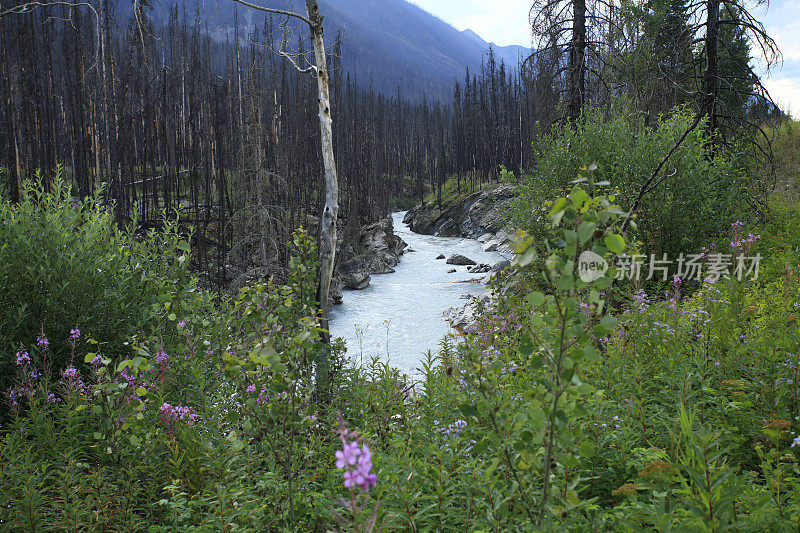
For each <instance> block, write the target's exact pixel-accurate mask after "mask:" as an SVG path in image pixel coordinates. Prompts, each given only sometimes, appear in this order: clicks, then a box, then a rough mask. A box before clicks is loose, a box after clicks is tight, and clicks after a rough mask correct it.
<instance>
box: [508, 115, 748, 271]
mask: <svg viewBox="0 0 800 533" xmlns="http://www.w3.org/2000/svg"><path fill="white" fill-rule="evenodd" d="M691 122H692V117H691V115H690V114H688V113H680V112H678V113H675V114H674V115H672V116H670V117H668V118H663V119H662V120H661V121H660V122H659V123H658V124H657V125H656V126H655V127H654V128H650V127H645V126H643V125H642V124H641V123H639V122H637V120H636V119H635V118H626V117H624V116H623V115H620V114H614V115H611V116H610V117H604V116H602V115H601V114H600V113H599V112H595V111H587V112H586V113H585V114H584V116H583V118H582V119H581V121H580V122H579V123H578V124H577V125H575V128H574V129H572V128H570V127H569V126H568V125H564V126H559V127H556V128H554V129H553V131H551V132H550V134H548V135H546V136H543V137H542V138H541V139H540V140H539V142H538V143H537V144H535V146H534V149H535V151H536V153H537V154H538V158H537V161H536V164H535V166H534V168H533V169H532V170H531V172H530V174H529V175H527V176H524V177H523V178H521V180H520V181H519V183H518V186H517V187H518V191H519V198H518V200H517V202H516V206H515V209H514V212H513V214H512V225H513V226H514V227H516V228H519V229H524V230H526V231H528V232H531V233H533V234H534V235H537V236H539V237H541V236H543V231H544V227H545V222H546V215H547V210H548V208H547V206H546V203H547V201H548V200H549V199H551V198H552V196H553V194H557V192H558V191H565V190H567V189H568V188H569V187H570V182H571V181H573V180H574V179H575V176H576V174H579V173H580V172H581V170H580V169H581V168H585V167H588V166H590V165H592V164H595V165H596V166H597V170H596V171H595V172H594V178H595V181H597V182H606V181H607V182H609V183H610V186H611V187H612V188H613V189H612V190H614V191H616V194H615V196H616V197H615V200H616V202H617V203H619V204H620V205H622V206H623V207H630V206H631V205H632V204H633V200H634V198H635V197H636V195H637V194H638V192H639V190H640V188H641V186H642V184H643V183H644V182H645V180H646V179H647V178H648V177H649V176H650V174H651V173H652V171H653V170H654V169H655V168H656V167H657V166H658V163H659V162H660V160H661V158H662V157H663V156H664V154H666V153H667V152H668V151H669V149H670V148H671V147H672V145H673V143H674V142H675V141H677V140H678V139H679V138H680V137H681V135H682V134H683V132H684V131H685V129H686V128H688V126H689V125H690V124H691ZM584 173H585V172H584ZM660 177H665V180H664V182H663V183H661V185H660V186H659V187H657V188H655V189H654V190H653V191H652V192H650V193H648V194H647V195H646V196H645V197H644V200H643V202H642V205H641V209H640V212H639V215H638V217H637V219H636V221H637V225H638V232H636V233H635V234H634V235H632V236H631V237H632V238H633V240H639V241H641V242H643V250H642V252H643V253H646V254H650V253H654V254H656V255H657V256H658V257H660V256H661V254H663V253H666V254H668V257H670V258H677V257H678V254H680V253H681V252H683V253H685V254H692V253H699V252H700V249H701V247H702V246H703V245H706V244H708V242H709V241H710V240H711V239H712V238H713V237H715V236H717V235H719V234H721V233H722V232H724V231H725V230H726V229H727V228H728V225H729V224H730V223H731V222H733V221H734V220H736V218H737V217H738V215H739V214H740V213H741V212H742V210H743V209H744V208H745V206H746V205H747V202H746V195H745V193H746V191H747V187H748V178H747V173H746V172H745V170H744V168H740V166H738V165H737V157H736V154H735V153H727V154H719V155H717V156H716V157H715V158H714V160H713V161H711V160H709V152H708V145H707V142H706V140H705V139H704V138H703V136H702V133H701V129H696V130H695V131H693V132H692V133H690V134H689V135H688V136H687V138H686V139H685V140H684V142H683V143H682V144H681V146H680V148H678V149H677V150H676V151H675V153H674V154H673V155H672V157H671V158H670V160H669V162H668V163H667V164H666V165H665V167H664V169H663V170H662V173H661V176H660Z"/></svg>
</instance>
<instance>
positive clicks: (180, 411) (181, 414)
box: [159, 402, 198, 429]
mask: <svg viewBox="0 0 800 533" xmlns="http://www.w3.org/2000/svg"><path fill="white" fill-rule="evenodd" d="M159 411H160V412H161V417H162V418H163V419H164V423H165V424H166V425H167V427H168V428H170V429H171V428H172V426H173V425H174V424H175V423H176V422H179V421H181V422H186V423H187V424H188V425H190V426H191V425H192V424H194V422H195V420H197V418H198V415H197V414H195V413H194V411H192V408H191V407H187V406H182V405H170V404H168V403H166V402H165V403H162V404H161V407H160V408H159Z"/></svg>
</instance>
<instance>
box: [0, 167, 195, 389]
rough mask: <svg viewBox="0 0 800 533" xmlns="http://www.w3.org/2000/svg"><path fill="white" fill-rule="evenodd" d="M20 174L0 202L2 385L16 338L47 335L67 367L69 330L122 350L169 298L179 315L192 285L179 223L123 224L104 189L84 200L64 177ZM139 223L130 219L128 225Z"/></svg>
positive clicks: (55, 359) (110, 350) (56, 360)
mask: <svg viewBox="0 0 800 533" xmlns="http://www.w3.org/2000/svg"><path fill="white" fill-rule="evenodd" d="M48 188H49V190H45V184H44V183H43V182H41V181H26V182H24V183H23V188H22V199H21V201H20V202H19V203H18V204H10V203H8V202H0V286H2V287H3V290H2V291H0V387H2V388H3V389H5V387H6V385H7V383H8V379H9V373H10V372H12V371H13V367H14V354H15V353H16V351H17V348H18V347H19V345H20V343H27V342H29V341H30V339H34V338H36V337H37V335H39V334H43V335H45V336H46V337H47V338H48V339H50V342H51V343H52V344H51V347H50V349H51V353H52V360H51V362H52V363H53V364H55V365H56V367H57V368H62V367H63V366H64V364H65V361H66V358H67V356H68V354H69V351H70V349H69V345H68V339H69V336H70V331H71V330H72V329H73V328H76V327H78V326H80V329H82V338H83V339H86V338H89V337H94V338H96V339H102V340H103V342H104V343H106V345H105V347H104V351H105V353H106V354H107V355H109V356H112V357H116V356H117V355H119V354H123V353H130V349H129V348H128V347H126V346H125V344H124V343H125V342H127V341H128V340H130V339H131V337H132V336H133V335H134V334H137V333H138V332H143V333H145V334H147V333H151V332H152V329H153V328H154V326H155V322H154V320H153V319H154V318H155V317H156V316H157V312H159V311H161V310H163V305H162V303H163V302H168V301H171V302H172V305H173V306H174V308H173V311H170V313H177V314H178V315H180V314H181V313H183V312H185V310H183V311H182V310H181V308H182V307H188V306H189V303H188V302H187V301H186V300H187V299H188V297H189V296H190V295H191V291H192V290H193V286H194V285H193V283H194V282H193V281H192V278H191V276H190V274H189V272H188V269H187V266H188V265H187V264H186V263H187V262H186V259H187V254H188V253H189V245H188V243H187V242H186V241H184V240H183V239H182V238H181V235H180V234H179V233H178V231H177V228H176V227H175V226H174V225H171V224H168V225H167V226H166V228H164V230H163V231H159V232H157V233H156V232H155V231H153V232H151V233H149V234H147V235H141V236H139V235H134V233H133V231H132V230H124V229H120V228H119V227H118V226H117V225H116V224H115V223H114V221H113V216H112V214H111V212H110V211H109V210H108V209H107V208H106V207H105V206H103V205H102V203H101V196H100V193H99V192H98V193H97V194H95V196H92V197H89V198H86V199H85V200H83V201H81V200H78V199H76V198H74V197H73V196H72V194H71V190H70V187H69V186H68V185H67V184H66V183H65V182H64V181H63V180H62V179H61V178H60V177H59V176H56V178H55V179H54V180H53V181H52V182H51V183H49V185H48ZM132 227H134V226H132Z"/></svg>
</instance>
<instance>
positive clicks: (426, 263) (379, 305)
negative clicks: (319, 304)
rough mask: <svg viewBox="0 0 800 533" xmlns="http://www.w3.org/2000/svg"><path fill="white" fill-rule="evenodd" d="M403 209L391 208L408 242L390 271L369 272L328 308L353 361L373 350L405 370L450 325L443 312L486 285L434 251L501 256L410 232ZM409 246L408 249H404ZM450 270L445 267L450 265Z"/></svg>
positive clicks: (464, 242) (476, 257)
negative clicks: (363, 281) (364, 282)
mask: <svg viewBox="0 0 800 533" xmlns="http://www.w3.org/2000/svg"><path fill="white" fill-rule="evenodd" d="M404 215H405V211H402V212H397V213H393V214H392V220H393V223H394V232H395V235H398V236H399V237H401V238H402V239H403V240H404V241H405V242H407V243H408V248H406V253H405V254H403V255H402V256H401V258H400V263H399V264H398V265H397V266H396V267H395V272H394V273H392V274H373V275H372V281H371V282H370V284H369V286H368V287H367V288H366V289H363V290H359V291H344V297H343V303H342V304H340V305H337V306H334V307H333V309H331V312H330V328H331V334H332V335H333V336H334V337H342V338H343V339H344V340H345V341H347V353H348V356H349V357H350V358H351V359H354V360H355V361H357V362H365V363H366V362H368V361H369V359H370V358H371V357H373V356H378V357H380V358H381V360H383V361H388V362H389V364H390V365H391V366H393V367H396V368H398V369H400V370H401V371H403V372H406V373H414V371H415V369H416V368H417V367H419V366H421V365H420V362H421V361H422V360H423V359H424V357H425V353H426V352H427V351H428V350H431V351H435V350H436V349H437V347H438V345H439V342H440V341H441V339H442V338H443V337H444V336H445V335H446V334H447V333H448V332H450V331H452V328H451V327H450V325H449V323H448V322H447V321H446V320H445V319H444V316H443V313H444V312H445V311H446V310H447V309H449V308H451V307H459V306H462V305H464V303H465V300H464V299H463V297H464V296H465V295H467V294H471V295H478V294H481V293H482V292H484V291H485V290H486V289H485V287H484V285H483V284H482V283H474V282H467V283H459V282H464V281H467V280H477V279H480V278H482V277H483V276H485V274H469V273H468V272H467V267H465V266H455V265H448V264H445V260H444V259H436V257H437V256H438V255H440V254H444V255H445V257H450V256H451V255H452V254H461V255H464V256H466V257H468V258H470V259H472V260H473V261H475V262H477V263H486V264H488V265H494V264H495V263H497V262H498V261H502V260H503V259H505V257H504V256H503V255H501V254H500V253H497V252H484V251H483V247H482V246H483V245H482V244H481V243H479V242H478V241H475V240H472V239H463V238H460V237H435V236H432V235H420V234H418V233H414V232H412V231H411V230H410V229H409V228H408V226H407V225H406V224H403V216H404ZM409 249H411V250H414V251H413V252H409V251H408V250H409ZM453 268H455V269H456V272H455V273H448V272H447V271H448V270H450V269H453Z"/></svg>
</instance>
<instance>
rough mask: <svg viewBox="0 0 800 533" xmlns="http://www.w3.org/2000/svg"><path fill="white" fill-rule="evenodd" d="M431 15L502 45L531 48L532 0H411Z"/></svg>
mask: <svg viewBox="0 0 800 533" xmlns="http://www.w3.org/2000/svg"><path fill="white" fill-rule="evenodd" d="M412 3H413V4H416V5H418V6H419V7H421V8H422V9H424V10H425V11H427V12H428V13H432V14H433V15H436V16H437V17H439V18H441V19H442V20H445V21H447V22H448V23H450V24H452V25H453V26H455V27H456V28H457V29H459V30H465V29H468V28H469V29H471V30H472V31H474V32H475V33H477V34H478V35H480V36H481V38H483V39H484V40H485V41H487V42H494V43H496V44H498V45H500V46H507V45H510V44H519V45H522V46H530V44H531V27H530V25H529V24H528V12H529V11H530V9H531V4H532V1H531V0H495V1H487V0H412Z"/></svg>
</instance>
